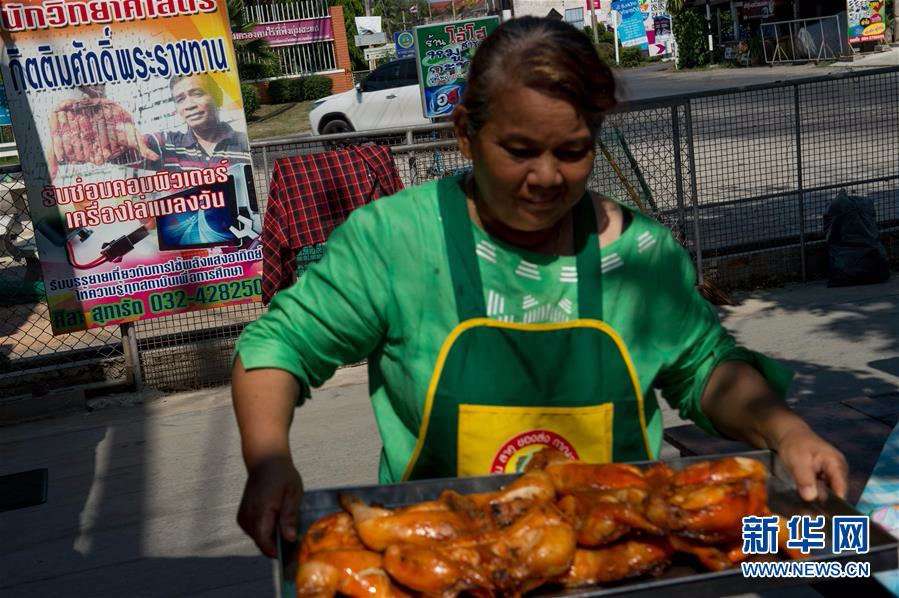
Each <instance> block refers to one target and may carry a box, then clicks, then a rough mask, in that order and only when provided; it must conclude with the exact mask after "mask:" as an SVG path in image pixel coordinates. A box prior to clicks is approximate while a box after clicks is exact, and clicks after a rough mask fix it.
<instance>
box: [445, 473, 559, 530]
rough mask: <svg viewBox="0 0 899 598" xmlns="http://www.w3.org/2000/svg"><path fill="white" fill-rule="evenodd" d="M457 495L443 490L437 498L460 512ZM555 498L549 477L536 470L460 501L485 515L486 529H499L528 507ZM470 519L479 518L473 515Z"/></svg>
mask: <svg viewBox="0 0 899 598" xmlns="http://www.w3.org/2000/svg"><path fill="white" fill-rule="evenodd" d="M459 496H461V495H459V494H457V493H455V492H452V491H447V492H444V493H443V495H441V497H440V500H441V501H443V502H446V503H448V504H452V505H453V508H454V509H457V510H462V509H464V507H463V505H462V503H461V502H460V501H459V500H458V497H459ZM555 497H556V489H555V486H554V485H553V481H552V478H551V477H550V475H549V474H548V473H546V472H545V471H541V470H536V471H530V472H527V473H525V474H524V475H522V476H521V477H519V478H517V479H516V480H514V481H513V482H512V483H510V484H509V485H508V486H506V487H505V488H503V489H502V490H498V491H496V492H485V493H482V494H469V495H467V496H465V497H464V498H465V500H466V501H468V502H467V504H468V505H473V506H474V507H476V508H477V509H480V510H481V511H482V512H483V513H484V514H485V515H486V517H487V518H488V519H489V523H488V524H487V527H496V528H503V527H506V526H508V525H511V524H512V523H514V522H515V521H516V520H517V519H518V518H519V517H521V516H522V515H524V514H525V513H526V512H528V510H530V509H531V507H533V506H535V505H539V504H544V503H548V502H551V501H553V500H554V499H555ZM471 516H472V517H475V518H478V517H480V516H479V515H474V514H471Z"/></svg>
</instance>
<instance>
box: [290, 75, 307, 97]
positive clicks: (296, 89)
mask: <svg viewBox="0 0 899 598" xmlns="http://www.w3.org/2000/svg"><path fill="white" fill-rule="evenodd" d="M305 79H306V78H305V77H297V78H295V79H290V83H288V88H289V89H290V92H289V93H288V94H287V95H288V97H289V98H290V99H289V100H288V101H289V102H302V101H303V100H305V99H306V98H304V97H303V93H304V92H303V81H304V80H305Z"/></svg>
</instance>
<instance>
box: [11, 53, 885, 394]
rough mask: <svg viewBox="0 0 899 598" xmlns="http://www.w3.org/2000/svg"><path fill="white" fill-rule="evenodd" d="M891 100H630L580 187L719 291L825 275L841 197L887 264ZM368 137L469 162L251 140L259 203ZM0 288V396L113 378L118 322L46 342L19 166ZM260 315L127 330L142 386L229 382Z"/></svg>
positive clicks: (877, 83)
mask: <svg viewBox="0 0 899 598" xmlns="http://www.w3.org/2000/svg"><path fill="white" fill-rule="evenodd" d="M897 97H899V68H891V69H881V70H878V71H869V72H866V73H851V74H847V75H845V76H829V77H822V78H817V79H809V80H803V81H797V82H792V83H780V84H774V85H764V86H756V87H751V88H743V89H738V90H728V91H721V92H714V93H705V94H692V95H684V96H677V97H672V98H666V99H662V100H650V101H642V102H636V103H632V104H630V105H628V106H624V107H622V109H620V110H619V111H617V112H615V113H614V114H612V115H610V116H609V118H608V119H607V121H606V123H605V124H604V127H603V130H602V133H601V136H600V140H599V141H600V143H599V145H598V147H597V152H596V166H595V168H594V172H593V173H592V175H591V178H590V181H589V186H590V188H591V189H594V190H596V191H599V192H602V193H605V194H607V195H611V196H613V197H616V198H618V199H620V200H622V201H624V202H626V203H629V204H630V205H633V206H635V207H638V208H639V209H641V210H643V211H645V212H646V213H649V214H651V215H652V216H653V217H655V218H656V219H658V220H659V221H660V222H662V223H664V224H665V225H666V226H668V227H669V228H671V230H672V233H673V234H674V235H675V237H676V238H677V239H678V240H679V241H680V242H681V243H683V244H684V246H685V247H686V248H687V249H688V250H689V251H690V252H691V254H692V255H693V256H694V258H695V260H696V261H697V265H698V266H699V271H700V272H701V273H702V275H703V276H706V277H709V278H711V279H713V280H714V281H715V282H716V283H717V284H718V285H719V286H722V287H724V288H731V289H732V288H740V287H751V286H757V285H762V284H781V283H785V282H791V281H800V280H805V279H810V278H819V277H822V276H824V275H825V273H826V259H825V251H824V243H823V230H822V225H823V222H822V220H823V214H824V211H825V210H826V208H827V206H828V204H829V203H830V202H831V200H832V199H833V198H834V196H835V195H836V193H837V191H838V190H839V189H841V188H845V189H847V190H848V191H849V192H850V193H852V194H854V195H859V196H862V197H865V198H867V199H870V200H871V201H872V202H873V204H874V206H875V208H876V210H877V218H878V224H879V226H880V229H881V233H882V235H881V236H882V238H883V240H884V243H885V244H886V245H887V249H888V252H889V253H890V257H891V259H892V260H893V263H894V264H895V263H897V262H899V135H895V134H891V133H892V132H894V131H899V103H897V102H896V98H897ZM372 142H374V143H381V144H386V145H390V146H391V149H392V151H393V154H394V161H395V163H396V166H397V168H398V170H399V173H400V177H401V178H402V180H403V183H404V184H405V185H407V186H409V185H417V184H421V183H424V182H427V181H431V180H435V179H439V178H443V177H445V176H450V175H452V174H455V173H458V172H460V171H462V170H464V169H466V168H468V167H469V164H468V163H467V161H466V160H465V158H464V157H463V156H462V155H461V153H460V152H459V151H458V149H457V145H456V140H455V138H454V136H453V131H452V128H451V126H450V125H448V124H442V125H435V126H430V127H419V128H415V129H410V130H407V129H398V130H388V131H379V132H377V133H370V132H365V133H351V134H348V135H341V136H327V137H298V138H294V139H290V140H288V141H283V140H281V141H270V142H259V143H255V144H253V166H254V177H255V179H254V186H255V190H256V194H257V197H258V198H259V203H260V209H261V210H263V211H264V210H265V204H266V198H267V197H268V186H269V178H270V176H271V171H272V167H273V165H274V161H275V160H277V159H278V158H281V157H287V156H293V155H297V154H310V153H316V152H321V151H326V150H329V149H333V148H337V147H345V146H348V145H355V144H361V143H372ZM0 284H2V288H3V295H2V296H3V299H2V309H3V313H2V316H0V325H2V328H3V332H2V334H0V397H6V396H10V395H15V394H19V393H22V392H31V391H32V390H33V388H31V387H29V386H26V385H24V380H25V376H26V375H27V376H31V375H32V374H33V373H35V372H44V373H45V375H44V376H43V377H42V378H40V379H41V380H42V382H41V384H43V385H45V386H47V387H53V386H54V385H64V384H67V383H68V384H71V383H72V382H73V381H77V382H78V383H84V382H92V381H94V379H96V380H101V379H105V380H108V379H123V378H124V377H125V375H126V373H127V370H126V368H125V360H124V355H125V353H126V347H130V346H132V345H130V343H123V342H122V338H121V333H120V330H119V329H118V328H98V329H93V330H90V331H86V332H81V333H77V334H67V335H61V336H56V337H54V336H52V334H51V332H50V325H49V321H48V319H47V305H46V300H45V299H44V295H43V289H42V285H41V283H40V268H39V265H38V262H37V255H36V253H35V250H34V244H33V230H32V227H31V222H30V219H29V217H28V215H27V206H26V204H25V197H24V189H23V186H22V181H21V172H20V169H19V168H18V167H7V169H6V170H5V171H4V172H3V182H2V184H0ZM263 309H264V308H263V307H262V306H261V305H260V304H258V303H253V304H244V305H239V306H234V307H225V308H217V309H210V310H203V311H194V312H189V313H183V314H178V315H174V316H170V317H165V318H157V319H152V320H145V321H142V322H138V323H137V324H135V325H134V327H133V328H132V330H133V331H134V338H135V342H136V353H137V355H138V356H139V360H138V361H136V362H135V365H137V366H138V368H139V372H140V374H141V376H142V379H143V381H144V383H145V384H147V385H149V386H154V387H157V388H162V389H165V390H175V389H185V388H195V387H200V386H207V385H214V384H220V383H223V382H225V381H227V379H228V372H229V365H230V355H231V352H232V350H233V347H234V343H235V340H236V338H237V336H238V334H239V333H240V331H241V330H242V329H243V327H244V326H245V325H246V324H247V323H249V322H251V321H253V320H255V319H256V318H257V317H258V316H259V315H260V314H261V313H262V312H263ZM129 340H130V339H129ZM74 376H77V377H74ZM31 379H32V378H29V380H31Z"/></svg>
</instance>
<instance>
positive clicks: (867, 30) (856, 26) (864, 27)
mask: <svg viewBox="0 0 899 598" xmlns="http://www.w3.org/2000/svg"><path fill="white" fill-rule="evenodd" d="M846 5H847V9H848V11H847V13H846V20H847V28H846V34H847V36H848V38H849V43H850V44H858V43H861V42H874V41H881V40H883V39H885V32H886V11H885V3H884V2H883V1H882V0H876V1H873V2H872V1H870V0H864V1H862V0H847V1H846Z"/></svg>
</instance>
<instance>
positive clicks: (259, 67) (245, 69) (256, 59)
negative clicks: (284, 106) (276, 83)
mask: <svg viewBox="0 0 899 598" xmlns="http://www.w3.org/2000/svg"><path fill="white" fill-rule="evenodd" d="M227 2H228V20H229V21H230V23H231V32H232V33H248V32H250V31H252V30H253V28H254V27H255V26H256V23H255V22H253V21H248V20H247V16H246V14H245V13H244V5H243V0H227ZM234 53H235V55H236V56H237V73H238V75H239V76H240V78H241V79H244V80H249V79H267V78H269V77H277V76H278V75H279V74H281V66H280V64H279V62H278V55H277V54H275V53H274V52H273V51H272V49H271V48H270V47H269V45H268V42H267V41H265V40H264V39H250V40H241V41H235V42H234Z"/></svg>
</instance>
